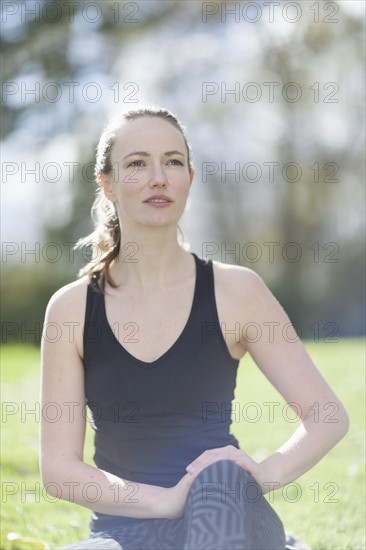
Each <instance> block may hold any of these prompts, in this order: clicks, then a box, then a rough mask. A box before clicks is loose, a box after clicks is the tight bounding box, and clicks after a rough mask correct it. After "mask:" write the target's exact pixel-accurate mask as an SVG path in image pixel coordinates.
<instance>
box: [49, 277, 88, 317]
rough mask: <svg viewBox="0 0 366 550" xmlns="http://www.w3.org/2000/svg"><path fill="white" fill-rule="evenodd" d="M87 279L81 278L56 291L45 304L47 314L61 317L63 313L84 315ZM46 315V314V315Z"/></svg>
mask: <svg viewBox="0 0 366 550" xmlns="http://www.w3.org/2000/svg"><path fill="white" fill-rule="evenodd" d="M88 283H89V279H88V277H87V276H84V277H81V278H80V279H77V280H75V281H72V282H71V283H68V284H66V285H64V286H62V287H60V288H59V289H58V290H56V291H55V292H54V293H53V294H52V296H51V297H50V299H49V301H48V304H47V313H48V314H50V313H54V314H56V315H57V314H59V315H62V314H63V313H67V314H69V313H71V312H73V313H74V314H77V312H80V314H81V315H83V314H84V311H85V304H86V292H87V286H88ZM47 313H46V314H47Z"/></svg>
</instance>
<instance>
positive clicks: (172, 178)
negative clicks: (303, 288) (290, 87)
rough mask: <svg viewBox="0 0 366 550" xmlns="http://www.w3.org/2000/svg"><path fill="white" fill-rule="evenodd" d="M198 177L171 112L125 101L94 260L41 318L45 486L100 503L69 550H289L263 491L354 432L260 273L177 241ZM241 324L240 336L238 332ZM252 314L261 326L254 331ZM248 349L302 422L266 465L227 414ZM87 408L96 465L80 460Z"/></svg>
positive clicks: (101, 162) (113, 139) (85, 502)
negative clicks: (52, 335)
mask: <svg viewBox="0 0 366 550" xmlns="http://www.w3.org/2000/svg"><path fill="white" fill-rule="evenodd" d="M193 175H194V172H193V168H192V163H191V151H190V147H189V145H188V143H187V139H186V137H185V134H184V130H183V128H182V126H181V124H180V123H179V121H178V120H177V119H176V118H175V117H174V116H173V115H172V114H171V113H169V112H168V111H165V110H162V109H156V108H148V109H139V110H135V111H129V112H128V113H126V114H124V115H123V116H120V117H118V118H117V119H115V120H114V121H112V123H111V124H110V125H109V126H108V127H107V128H106V129H105V131H104V132H103V134H102V137H101V139H100V143H99V146H98V151H97V163H96V177H97V181H98V185H99V194H98V197H97V199H96V202H95V205H94V210H93V213H94V220H95V223H96V229H95V232H94V233H93V234H92V235H90V236H89V237H88V238H87V239H84V240H82V241H81V243H80V244H85V243H87V242H89V244H92V246H93V250H94V256H95V257H94V259H93V260H92V261H91V262H90V264H89V265H88V266H86V268H85V270H84V272H82V273H81V275H82V277H81V278H80V279H79V280H77V281H75V282H73V283H71V284H68V285H66V286H65V287H63V288H61V289H60V290H58V291H57V292H56V293H55V294H54V295H53V296H52V298H51V300H50V302H49V304H48V307H47V311H46V316H45V323H46V326H49V323H51V324H52V323H57V326H60V327H64V329H63V330H62V335H61V337H60V338H59V339H58V341H57V342H53V343H51V342H49V341H47V340H46V339H43V342H42V402H43V406H44V405H45V404H46V403H49V402H56V403H58V405H59V407H61V409H59V410H60V411H62V414H60V415H59V416H60V418H58V421H57V422H51V421H47V418H46V419H43V423H42V427H41V473H42V480H43V483H44V485H45V488H46V490H47V491H48V492H49V493H50V494H51V495H54V496H58V497H61V498H62V499H65V500H69V501H71V502H75V503H77V504H80V505H81V506H85V507H87V508H89V509H91V510H93V517H92V523H91V536H90V538H89V539H88V540H87V541H81V542H79V543H75V544H73V545H69V546H67V547H65V548H73V549H77V548H80V549H81V548H95V549H96V548H110V549H113V548H115V549H120V548H121V547H122V548H123V549H124V550H133V549H150V548H151V549H152V548H156V549H164V548H166V549H173V548H176V549H183V548H184V549H195V550H197V549H204V548H207V549H208V548H209V549H211V550H212V549H230V550H234V549H244V548H245V549H261V550H265V549H276V550H277V549H283V548H285V544H286V543H285V534H284V530H283V526H282V523H281V521H280V519H279V518H278V516H277V515H276V513H275V512H274V510H273V509H272V508H271V506H270V505H269V504H268V502H267V501H266V499H265V498H264V497H263V494H265V493H267V492H268V491H269V490H273V489H277V488H280V487H282V486H284V485H286V484H287V483H289V482H291V481H293V480H295V479H297V478H298V477H299V476H301V475H302V474H303V473H304V472H306V471H307V470H308V469H309V468H311V467H312V466H314V464H316V463H317V462H318V461H319V460H320V459H321V458H322V457H323V456H324V455H325V454H326V453H327V452H328V451H329V449H331V448H332V447H333V446H334V445H335V444H336V443H337V442H338V441H339V440H340V439H341V438H342V437H343V436H344V435H345V433H346V431H347V429H348V419H347V414H346V412H345V410H344V408H343V406H342V404H341V403H340V401H339V399H338V398H337V397H336V395H335V394H334V393H333V391H332V390H331V389H330V387H329V386H328V384H327V383H326V382H325V380H324V379H323V378H322V376H321V374H320V373H319V372H318V370H317V369H316V367H315V365H314V363H313V362H312V360H311V358H310V357H309V355H308V354H307V352H306V350H305V348H304V346H303V345H302V343H301V342H300V341H299V340H298V339H297V335H296V333H295V331H294V329H293V328H292V327H290V329H289V328H288V324H289V318H288V316H287V315H286V313H285V312H284V310H283V309H282V307H281V306H280V304H279V303H278V302H277V300H276V299H275V298H274V296H273V295H272V294H271V292H270V291H269V289H268V288H267V286H266V285H265V283H264V282H263V280H262V279H261V277H260V276H258V275H257V274H256V273H255V272H254V271H252V270H251V269H248V268H245V267H240V266H233V265H225V264H222V263H220V262H216V261H215V262H211V261H208V262H207V261H204V260H202V259H200V258H198V257H197V256H196V255H195V254H191V253H189V252H187V251H186V250H184V248H182V246H181V245H180V243H179V241H178V239H177V224H178V220H179V219H180V217H181V215H182V213H183V211H184V207H185V204H186V201H187V198H188V194H189V190H190V186H191V184H192V180H193ZM237 323H239V325H240V338H238V337H237V335H236V334H235V333H234V332H233V331H230V327H233V326H237V325H236V324H237ZM248 323H256V326H260V327H263V330H262V333H261V334H262V335H261V338H260V339H259V340H258V338H253V335H251V334H250V331H249V330H248V331H246V330H245V327H248V326H249V325H248ZM268 323H273V327H278V330H274V331H273V332H272V333H270V331H269V330H268ZM284 325H286V326H287V333H286V334H287V338H286V339H284V338H283V337H282V334H283V332H282V327H284ZM51 326H52V325H51ZM70 327H72V331H71V332H70ZM226 328H227V330H226ZM247 332H248V333H247ZM270 334H271V337H270ZM266 335H268V336H267V337H266ZM246 352H249V353H250V354H251V356H252V357H253V359H254V360H255V362H256V363H257V365H258V366H259V368H260V369H261V370H262V372H263V373H264V374H265V376H266V377H267V378H268V379H269V380H270V382H271V383H272V384H273V385H274V387H275V388H276V389H277V390H278V391H279V392H280V393H281V394H282V396H283V397H284V398H285V400H286V401H287V402H288V403H290V404H292V405H291V406H292V407H293V408H294V410H295V412H297V413H299V414H300V415H301V420H302V424H301V426H300V427H299V428H298V429H297V430H296V431H295V433H294V435H293V436H292V437H291V438H290V439H289V440H288V441H287V442H285V443H284V444H283V445H282V446H281V447H280V448H279V449H278V450H277V451H276V452H275V453H273V454H271V455H270V456H268V457H267V458H266V459H265V460H263V461H261V462H259V463H257V462H256V461H255V460H253V459H252V458H251V457H250V456H249V455H248V454H247V453H246V452H245V449H240V448H239V445H238V442H237V440H236V439H235V438H234V436H233V435H232V434H230V433H229V428H230V418H229V417H230V415H229V414H224V415H222V414H221V412H220V411H222V407H224V411H228V410H230V404H231V401H232V399H233V392H234V387H235V376H236V369H237V367H238V363H239V360H240V359H241V358H242V357H243V356H244V355H245V353H246ZM315 402H317V403H319V406H318V409H319V411H320V416H322V414H323V415H326V414H327V409H326V407H325V404H327V403H329V402H333V403H336V405H337V406H338V413H337V422H336V423H324V422H322V421H321V420H322V418H321V417H320V418H316V419H315V418H314V415H313V414H312V405H313V404H314V403H315ZM85 403H87V404H88V405H89V408H90V410H91V411H92V421H93V424H94V428H95V430H96V433H95V455H94V460H95V464H96V467H94V466H90V465H88V464H85V463H84V462H83V444H84V433H85V414H84V409H85ZM299 411H300V412H299Z"/></svg>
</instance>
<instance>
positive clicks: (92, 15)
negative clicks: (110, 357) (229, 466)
mask: <svg viewBox="0 0 366 550" xmlns="http://www.w3.org/2000/svg"><path fill="white" fill-rule="evenodd" d="M0 9H1V18H2V24H1V35H0V37H1V46H2V81H3V85H2V123H1V152H2V176H1V191H2V194H1V229H2V234H1V239H2V280H1V291H2V344H15V345H14V346H11V345H3V346H2V347H1V353H2V357H3V358H4V361H3V371H2V387H3V401H4V400H5V408H3V410H2V412H3V416H2V428H4V429H3V430H2V472H3V483H2V486H1V488H2V490H3V489H4V487H5V496H4V493H3V496H2V503H3V504H5V506H4V510H3V511H2V522H3V525H4V526H3V528H2V534H1V542H0V546H1V547H2V548H4V549H6V550H9V549H11V550H15V549H16V550H20V549H25V548H27V549H29V548H30V547H37V548H41V547H43V548H46V547H47V542H48V544H49V546H48V547H52V545H53V547H55V546H57V545H59V544H61V543H63V544H66V543H68V542H72V541H73V540H78V539H80V538H82V537H85V536H87V524H88V516H89V511H88V510H87V509H85V508H81V507H77V506H75V505H72V504H70V503H66V502H57V503H56V505H55V506H51V505H50V504H49V502H48V500H47V498H45V496H44V495H42V498H40V500H39V501H37V489H36V490H34V491H33V493H31V494H30V495H27V497H26V498H25V499H23V494H22V492H21V491H20V489H19V488H20V487H21V486H22V485H21V484H22V483H26V484H27V485H26V486H27V487H31V488H34V487H36V488H37V487H38V488H39V489H38V491H41V488H40V485H39V467H38V444H39V440H38V427H39V418H38V419H37V417H36V415H35V413H34V412H33V413H32V412H30V413H27V415H28V416H27V415H26V418H25V419H23V417H22V413H23V412H24V411H23V410H22V407H23V405H24V407H26V408H28V409H27V410H30V411H32V410H33V411H34V410H35V409H36V407H37V404H38V405H39V367H40V365H39V342H40V340H41V331H42V323H43V320H44V313H45V308H46V305H47V302H48V300H49V299H50V297H51V295H52V294H53V293H54V292H55V291H56V290H57V289H58V288H60V287H61V286H62V285H64V284H67V283H69V282H71V281H73V280H75V279H76V277H77V272H78V270H79V268H80V267H81V266H82V265H84V264H85V261H86V259H87V257H88V251H87V250H80V251H77V252H74V251H73V245H74V244H75V242H76V241H77V240H78V239H79V238H80V237H83V236H85V235H86V234H88V233H90V231H91V230H92V222H91V218H90V208H91V205H92V203H93V200H94V194H95V190H96V184H95V182H94V179H93V170H94V155H95V148H96V145H97V143H98V140H99V136H100V134H101V132H102V130H103V128H104V126H105V125H106V123H107V122H108V120H109V118H110V117H111V116H113V115H115V114H117V113H119V112H121V111H124V110H127V109H131V108H138V107H141V106H142V105H146V104H148V105H158V106H162V107H165V108H168V109H169V110H171V111H172V112H173V113H174V114H175V115H176V116H178V118H179V119H180V120H181V121H182V122H183V124H184V125H185V126H186V127H187V132H188V139H189V141H190V143H191V145H192V148H193V153H194V165H195V171H196V174H195V179H194V182H193V185H192V188H191V194H190V197H189V200H188V204H187V208H186V212H185V213H184V216H183V218H182V220H181V224H180V226H181V228H182V230H183V233H184V237H185V240H186V242H188V243H189V245H190V249H191V250H192V251H193V252H195V253H196V254H197V255H199V256H201V257H203V258H211V259H214V260H219V261H222V262H226V263H231V264H241V265H244V266H247V267H250V268H251V269H254V270H255V271H256V272H257V273H259V274H260V275H261V276H262V277H263V279H264V281H265V282H266V283H267V285H268V286H269V288H270V289H271V290H272V292H273V293H274V295H275V296H276V297H277V298H278V300H279V301H280V303H281V304H282V305H283V307H284V308H285V310H286V311H287V313H288V314H289V316H290V319H291V321H292V322H293V323H294V324H295V327H296V329H297V331H298V333H299V335H300V337H301V338H303V339H304V341H305V342H306V346H307V349H308V350H309V351H310V353H311V356H312V357H313V358H314V361H315V362H316V364H317V365H318V366H319V368H320V370H321V372H322V373H323V374H324V375H325V376H326V378H327V379H328V380H329V382H330V383H331V385H332V387H334V389H335V391H336V392H337V393H338V394H339V395H340V398H341V399H343V400H344V403H345V405H346V408H347V410H348V412H349V415H350V419H351V430H350V433H349V435H348V436H347V438H345V440H344V441H342V443H341V444H340V445H338V446H337V447H336V448H335V450H334V452H333V451H332V452H331V453H330V454H329V455H328V456H327V457H326V459H325V460H324V461H323V462H322V463H321V464H320V466H317V467H316V468H315V469H313V470H311V471H310V472H309V473H308V474H306V475H305V476H303V477H302V478H301V480H300V484H301V487H302V490H303V495H302V497H303V498H302V501H301V506H300V505H299V506H295V507H294V506H293V504H292V501H291V499H283V498H282V500H281V495H280V496H279V497H278V500H276V502H275V506H276V507H277V508H276V509H277V510H278V511H279V513H280V516H281V517H284V520H285V524H286V527H289V528H290V529H295V531H296V533H298V534H299V535H302V536H303V537H305V539H306V540H307V541H308V542H309V543H310V544H312V547H313V548H319V549H320V548H321V549H324V548H328V549H330V548H331V549H333V550H339V549H340V548H342V549H349V550H351V549H355V548H357V549H358V548H365V546H364V545H365V538H364V527H363V526H364V518H365V513H364V512H365V510H364V505H365V504H364V501H365V499H364V495H362V489H360V488H361V487H364V476H363V472H364V469H363V467H364V414H363V412H362V411H363V406H364V405H363V404H364V385H363V381H362V374H361V372H362V362H364V354H365V350H364V339H363V338H358V339H356V338H355V339H354V338H350V337H362V336H364V335H365V312H364V311H365V283H364V281H365V173H364V168H365V126H364V119H365V71H364V60H365V41H364V36H365V3H364V2H363V1H353V0H345V1H334V2H323V1H301V2H300V1H298V2H287V1H277V2H271V1H266V2H262V1H257V2H248V1H242V2H232V1H227V2H221V1H220V2H215V1H214V2H201V1H190V0H184V1H171V0H146V1H144V0H142V1H140V0H139V1H136V2H133V1H124V0H123V1H122V0H119V1H110V0H103V1H102V0H99V1H96V2H89V1H86V0H78V1H75V2H74V1H71V2H64V1H55V0H54V1H50V0H37V1H28V0H26V1H20V0H15V1H7V0H4V1H3V2H2V3H1V8H0ZM26 343H27V344H34V345H35V346H31V347H29V346H25V345H23V344H26ZM244 363H245V364H244ZM238 376H239V378H238V380H239V382H238V392H239V393H238V397H239V400H241V401H243V402H245V401H248V400H249V401H251V400H255V399H257V400H259V401H260V400H262V401H263V400H267V401H270V400H271V398H273V399H278V395H277V394H276V393H275V392H274V389H273V388H271V387H270V385H269V384H267V385H266V381H265V380H264V377H261V375H260V373H259V372H258V369H257V370H255V369H254V368H253V365H251V363H250V361H249V358H246V361H244V362H242V363H241V366H240V369H239V375H238ZM239 386H240V387H239ZM3 405H4V403H3ZM4 412H5V415H4ZM32 414H33V416H32ZM281 420H282V425H281V423H277V424H276V425H273V424H268V422H267V423H266V422H263V423H262V424H261V425H260V424H251V423H250V422H249V423H248V422H246V423H244V424H243V426H236V427H235V429H237V430H238V431H237V434H238V437H239V440H240V442H241V444H243V445H244V446H245V449H246V450H247V451H248V452H249V453H253V456H256V457H257V459H258V460H259V458H258V457H259V456H261V453H262V455H264V456H265V455H267V454H268V452H271V451H270V449H275V448H276V446H275V445H277V444H278V441H279V438H280V437H281V438H282V435H283V434H285V433H286V434H287V433H290V430H292V429H293V427H294V426H293V425H289V424H288V423H287V425H286V422H285V423H284V422H283V419H281ZM259 431H260V434H259ZM263 434H264V435H263ZM88 437H91V436H90V433H89V436H88ZM281 441H282V439H281ZM258 453H259V454H258ZM91 456H92V443H91V439H88V442H87V460H89V461H91ZM89 463H91V462H89ZM4 483H5V486H4ZM37 483H38V486H37ZM329 488H330V490H331V491H332V490H333V489H334V488H336V490H337V492H336V500H334V499H333V500H332V499H331V500H329V498H330V496H331V495H332V494H333V493H329ZM315 490H317V491H318V492H317V493H316V492H315ZM6 491H8V494H7V493H6ZM9 491H10V494H9ZM319 491H320V494H319ZM32 494H33V496H32ZM46 496H47V495H46ZM290 496H291V494H290ZM334 502H337V503H338V504H337V505H335V504H334ZM35 504H36V505H35ZM26 536H31V537H36V538H38V539H40V538H41V539H44V541H46V542H45V545H44V546H40V541H38V543H37V544H38V545H37V546H31V542H30V541H29V540H26V538H24V537H26ZM33 543H34V541H33Z"/></svg>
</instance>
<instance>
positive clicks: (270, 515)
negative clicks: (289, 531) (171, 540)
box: [184, 460, 285, 550]
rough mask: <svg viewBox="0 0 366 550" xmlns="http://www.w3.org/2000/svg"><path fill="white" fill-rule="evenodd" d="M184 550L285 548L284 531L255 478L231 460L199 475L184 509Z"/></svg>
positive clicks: (209, 467) (224, 461) (222, 462)
mask: <svg viewBox="0 0 366 550" xmlns="http://www.w3.org/2000/svg"><path fill="white" fill-rule="evenodd" d="M184 521H185V533H186V534H185V543H184V550H203V549H207V550H227V549H228V548H230V550H284V549H285V532H284V529H283V525H282V522H281V520H280V519H279V517H278V516H277V514H276V513H275V511H274V510H273V509H272V507H271V506H270V505H269V504H268V502H267V501H266V499H265V498H264V497H263V495H262V493H261V491H260V488H259V486H258V484H257V483H256V482H255V481H254V479H253V477H252V476H250V475H249V474H248V473H247V472H245V471H244V470H243V469H242V468H241V467H240V466H238V465H237V464H235V463H234V462H232V461H230V460H220V461H219V462H215V463H214V464H211V465H210V466H208V467H207V468H205V469H204V470H202V472H201V473H200V474H199V475H198V476H197V478H196V479H195V480H194V482H193V483H192V486H191V488H190V491H189V493H188V498H187V503H186V507H185V512H184Z"/></svg>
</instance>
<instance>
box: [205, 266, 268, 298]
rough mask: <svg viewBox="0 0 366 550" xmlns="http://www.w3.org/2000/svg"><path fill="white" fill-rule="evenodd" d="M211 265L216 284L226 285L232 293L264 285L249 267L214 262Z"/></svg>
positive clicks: (260, 278)
mask: <svg viewBox="0 0 366 550" xmlns="http://www.w3.org/2000/svg"><path fill="white" fill-rule="evenodd" d="M212 264H213V266H214V272H215V276H216V278H217V280H218V282H219V283H222V284H225V285H228V286H229V287H230V288H231V289H233V291H238V290H240V291H244V290H247V289H250V290H253V289H254V287H255V286H258V285H259V286H260V285H261V284H264V281H263V279H262V277H261V276H260V275H259V274H258V273H257V272H256V271H254V269H251V268H249V267H244V266H242V265H234V264H225V263H223V262H218V261H216V260H214V261H213V262H212Z"/></svg>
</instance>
